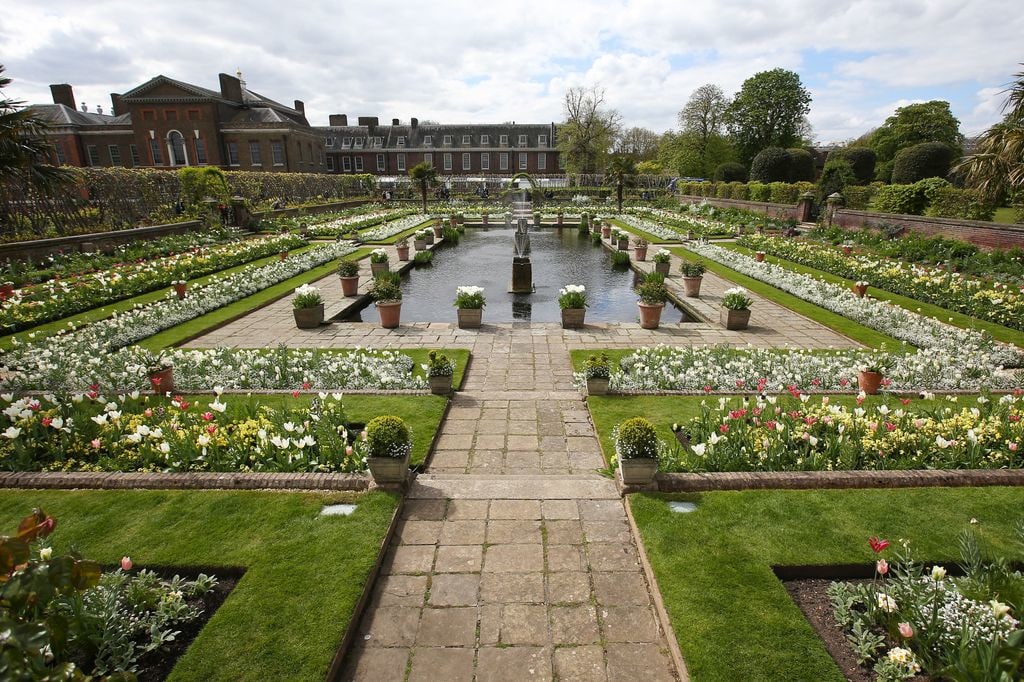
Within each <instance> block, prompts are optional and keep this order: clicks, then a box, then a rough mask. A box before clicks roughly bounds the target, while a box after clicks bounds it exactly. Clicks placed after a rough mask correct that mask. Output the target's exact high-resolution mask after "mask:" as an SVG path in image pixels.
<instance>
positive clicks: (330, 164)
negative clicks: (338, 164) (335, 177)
mask: <svg viewBox="0 0 1024 682" xmlns="http://www.w3.org/2000/svg"><path fill="white" fill-rule="evenodd" d="M327 170H329V171H331V172H332V173H333V172H334V157H333V156H331V155H330V154H328V155H327Z"/></svg>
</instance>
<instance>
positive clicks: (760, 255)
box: [754, 251, 764, 263]
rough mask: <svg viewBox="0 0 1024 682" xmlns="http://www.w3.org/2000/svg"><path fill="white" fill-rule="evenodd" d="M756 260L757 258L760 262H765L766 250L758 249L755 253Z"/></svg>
mask: <svg viewBox="0 0 1024 682" xmlns="http://www.w3.org/2000/svg"><path fill="white" fill-rule="evenodd" d="M754 260H756V261H757V262H758V263H763V262H764V251H758V252H757V253H755V254H754Z"/></svg>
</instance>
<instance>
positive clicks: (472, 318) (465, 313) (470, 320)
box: [455, 286, 487, 329]
mask: <svg viewBox="0 0 1024 682" xmlns="http://www.w3.org/2000/svg"><path fill="white" fill-rule="evenodd" d="M485 305H487V300H486V298H485V297H484V288H483V287H473V286H465V287H457V288H456V289H455V307H456V308H457V309H458V315H459V329H479V328H480V322H481V320H482V319H483V314H484V306H485Z"/></svg>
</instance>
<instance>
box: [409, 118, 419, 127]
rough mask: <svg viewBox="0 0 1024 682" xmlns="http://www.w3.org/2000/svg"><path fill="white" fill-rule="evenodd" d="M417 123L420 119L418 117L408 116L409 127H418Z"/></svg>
mask: <svg viewBox="0 0 1024 682" xmlns="http://www.w3.org/2000/svg"><path fill="white" fill-rule="evenodd" d="M419 125H420V120H419V119H418V118H410V119H409V126H410V127H413V128H418V127H419Z"/></svg>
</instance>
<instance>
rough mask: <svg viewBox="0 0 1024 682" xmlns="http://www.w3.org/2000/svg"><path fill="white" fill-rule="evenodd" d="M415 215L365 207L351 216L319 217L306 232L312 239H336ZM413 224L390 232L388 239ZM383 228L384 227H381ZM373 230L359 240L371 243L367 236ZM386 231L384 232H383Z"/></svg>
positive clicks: (379, 207)
mask: <svg viewBox="0 0 1024 682" xmlns="http://www.w3.org/2000/svg"><path fill="white" fill-rule="evenodd" d="M412 214H416V210H415V209H386V208H383V207H381V206H380V205H379V204H378V205H376V206H375V207H374V208H373V209H371V210H367V209H366V208H365V207H359V208H357V209H355V211H354V212H353V213H351V214H345V215H341V216H338V215H337V214H334V215H330V216H320V217H319V220H318V222H317V224H315V225H310V226H309V227H308V228H307V230H308V232H309V234H311V235H312V236H314V237H336V236H338V235H339V234H348V233H350V232H358V231H359V230H362V229H364V228H369V227H373V226H375V225H380V224H381V223H385V225H386V224H389V223H393V222H395V221H399V220H401V219H402V218H404V217H406V216H409V215H412ZM424 219H425V218H424V217H423V216H422V215H420V216H419V221H418V222H423V220H424ZM416 224H417V223H416V222H414V223H412V224H411V225H406V226H405V227H404V228H403V229H402V230H398V231H397V232H392V233H391V234H389V235H387V237H390V236H391V235H393V234H398V232H402V231H403V230H407V229H409V228H410V227H412V225H416ZM382 227H384V226H382ZM374 231H375V230H369V231H368V233H364V234H362V235H360V239H361V240H363V241H373V240H374V238H370V237H368V236H367V235H368V234H369V233H372V232H374ZM385 231H386V230H385ZM387 237H375V238H376V239H387Z"/></svg>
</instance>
